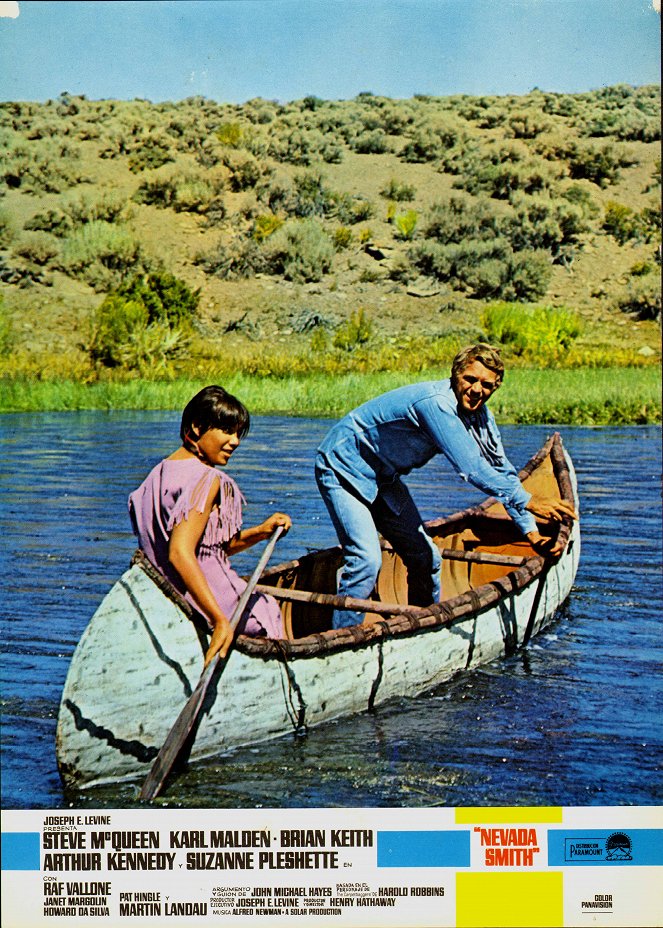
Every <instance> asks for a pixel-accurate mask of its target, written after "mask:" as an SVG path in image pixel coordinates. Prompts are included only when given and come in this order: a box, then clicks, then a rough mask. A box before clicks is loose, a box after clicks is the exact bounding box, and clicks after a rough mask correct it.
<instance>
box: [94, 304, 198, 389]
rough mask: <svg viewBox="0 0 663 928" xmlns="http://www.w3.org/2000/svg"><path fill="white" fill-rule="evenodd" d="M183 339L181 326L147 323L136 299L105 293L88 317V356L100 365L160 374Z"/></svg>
mask: <svg viewBox="0 0 663 928" xmlns="http://www.w3.org/2000/svg"><path fill="white" fill-rule="evenodd" d="M186 344H187V338H186V336H185V335H184V333H183V332H182V330H181V329H178V328H173V327H171V326H169V325H168V324H167V323H164V322H153V323H150V322H149V318H148V313H147V310H146V308H145V307H144V306H143V305H142V304H141V303H140V302H139V301H134V300H127V299H125V298H123V297H121V296H119V295H117V294H109V295H108V296H107V297H106V299H105V300H104V301H103V303H102V304H101V306H99V308H98V309H97V311H96V313H95V315H94V317H93V320H92V331H91V336H90V341H89V344H88V352H89V354H90V357H91V359H92V360H93V361H94V362H95V363H97V364H100V365H102V366H103V367H123V368H126V369H129V370H136V371H138V373H139V374H141V375H145V374H147V373H150V374H152V375H154V374H164V373H165V372H166V371H167V369H168V364H169V361H170V360H171V359H173V358H175V357H177V356H178V355H181V354H182V352H183V350H184V348H185V346H186Z"/></svg>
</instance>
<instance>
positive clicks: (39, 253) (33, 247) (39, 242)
mask: <svg viewBox="0 0 663 928" xmlns="http://www.w3.org/2000/svg"><path fill="white" fill-rule="evenodd" d="M14 252H15V253H16V254H17V255H20V256H21V257H22V258H25V260H26V261H31V262H32V263H33V264H38V265H39V266H40V267H44V266H45V265H47V264H50V263H51V262H52V261H53V259H54V258H56V257H57V256H58V255H59V253H60V243H59V242H58V240H57V238H55V236H53V235H49V233H48V232H26V233H25V234H24V235H23V236H22V238H21V239H20V241H19V242H18V244H17V245H16V246H15V247H14Z"/></svg>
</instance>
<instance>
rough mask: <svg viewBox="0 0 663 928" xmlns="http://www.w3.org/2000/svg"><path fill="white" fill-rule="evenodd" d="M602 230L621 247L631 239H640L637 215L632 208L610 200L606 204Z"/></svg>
mask: <svg viewBox="0 0 663 928" xmlns="http://www.w3.org/2000/svg"><path fill="white" fill-rule="evenodd" d="M602 228H603V229H604V231H605V232H607V233H608V235H612V237H613V238H614V239H616V240H617V241H618V242H619V244H620V245H624V244H625V243H626V242H628V241H629V239H633V238H637V237H638V221H637V214H636V212H635V210H634V209H632V208H631V207H630V206H625V205H624V204H623V203H616V202H615V201H614V200H609V201H608V202H607V203H606V207H605V213H604V216H603V223H602Z"/></svg>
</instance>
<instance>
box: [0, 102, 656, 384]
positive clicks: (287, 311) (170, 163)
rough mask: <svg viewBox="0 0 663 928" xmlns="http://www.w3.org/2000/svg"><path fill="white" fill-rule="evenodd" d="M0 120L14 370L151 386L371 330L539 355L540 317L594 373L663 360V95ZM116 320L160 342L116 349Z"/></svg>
mask: <svg viewBox="0 0 663 928" xmlns="http://www.w3.org/2000/svg"><path fill="white" fill-rule="evenodd" d="M0 127H1V128H0V135H1V140H2V148H3V150H4V151H5V152H6V155H5V157H4V161H3V166H2V170H1V174H0V176H1V177H2V180H3V183H4V188H5V189H4V196H3V198H2V200H0V248H2V252H1V253H0V280H2V288H3V293H4V321H3V325H2V333H1V339H0V342H1V347H2V353H3V354H4V355H5V358H7V357H8V355H9V354H10V353H11V354H17V353H18V354H21V353H22V354H23V355H24V356H30V355H31V356H34V357H41V358H47V359H48V358H50V359H51V360H50V362H49V363H55V364H56V366H58V365H61V366H62V370H64V369H65V367H66V362H65V359H67V358H69V359H71V358H79V359H88V360H89V359H90V357H91V358H92V360H93V361H94V362H95V364H97V365H99V364H102V365H103V364H106V365H108V366H117V367H122V366H124V367H125V368H131V367H139V366H140V363H139V362H141V359H142V367H143V372H144V370H145V368H146V365H147V367H149V363H147V362H148V361H149V359H154V358H157V357H160V358H162V359H165V361H164V363H166V361H167V360H168V359H169V358H170V359H175V360H176V359H178V358H179V359H180V360H179V363H183V362H184V360H185V359H187V358H188V359H189V360H191V359H194V360H195V359H196V358H197V359H199V360H200V359H201V358H205V357H209V356H212V355H213V354H214V353H215V352H224V351H228V350H229V348H230V349H232V350H236V351H238V352H244V351H250V350H252V348H253V349H256V346H257V345H260V346H263V347H265V346H267V347H271V348H272V349H273V348H274V346H275V345H276V346H280V350H282V351H283V352H284V353H287V352H288V351H289V350H290V349H291V347H292V346H293V345H296V346H299V349H300V350H301V346H306V345H308V346H310V347H311V351H312V353H313V354H316V353H317V354H319V353H321V352H323V351H324V350H330V351H332V350H336V351H343V350H348V351H349V350H352V349H353V348H354V347H355V346H356V345H360V344H365V343H367V342H369V341H370V340H372V342H373V343H375V344H377V342H380V344H381V345H382V347H384V345H385V344H389V345H391V346H392V348H393V353H394V358H395V357H396V356H397V355H398V352H399V351H407V348H408V341H407V340H408V339H411V338H413V337H415V336H416V337H418V338H422V337H423V338H425V339H428V340H431V341H434V340H436V339H438V340H439V339H447V340H449V341H450V342H453V343H459V342H462V341H463V340H465V339H468V338H474V337H491V338H493V339H494V340H498V341H501V342H502V343H503V344H505V346H506V347H507V349H508V350H511V351H512V353H514V354H515V355H518V354H520V355H522V356H524V355H525V354H526V350H527V348H528V345H529V347H530V348H531V347H532V344H533V345H534V346H535V347H536V350H537V351H539V350H540V348H541V345H542V344H543V342H542V340H541V338H540V339H539V341H538V342H536V340H535V341H534V342H531V343H529V342H528V341H527V338H526V337H525V336H523V334H522V332H519V326H520V328H521V329H522V327H523V325H525V324H529V322H528V321H527V320H530V321H531V320H532V319H534V316H533V315H532V313H534V312H535V309H534V307H536V308H537V310H536V311H538V312H539V316H540V318H539V323H540V324H541V325H543V324H544V323H545V324H546V325H547V324H548V322H549V319H550V313H551V312H552V311H553V310H555V311H556V312H557V313H558V315H557V316H555V320H556V321H555V326H557V328H556V329H555V332H556V334H555V333H553V335H551V334H550V332H548V334H547V335H546V338H549V339H550V338H552V339H553V340H555V339H557V342H558V344H557V348H560V346H561V348H564V349H568V348H569V346H570V344H571V343H572V342H573V344H574V345H575V348H576V350H577V351H578V352H579V354H578V358H579V359H581V360H583V359H584V363H602V360H604V359H605V360H606V362H607V363H609V362H610V356H609V354H610V352H612V353H613V355H614V356H615V357H616V356H617V355H619V353H620V352H621V357H622V362H621V363H625V362H624V357H625V356H626V355H625V354H624V353H625V352H626V354H627V355H628V357H629V358H632V359H634V363H639V361H638V359H640V360H642V359H645V360H646V359H647V358H650V359H651V361H654V360H655V359H656V357H657V356H658V354H659V338H658V334H657V320H658V318H659V316H660V305H661V297H660V92H659V88H658V87H653V86H650V87H638V88H634V87H630V86H626V85H620V86H616V87H609V88H604V89H603V90H600V91H594V92H591V93H584V94H575V95H570V94H554V93H546V92H543V91H539V90H536V91H533V92H532V93H530V94H528V95H527V96H520V97H471V96H454V97H445V98H437V97H427V96H417V97H415V98H413V99H409V100H393V99H388V98H384V97H379V96H375V95H373V94H370V93H363V94H360V95H359V96H358V97H356V98H355V99H354V100H349V101H325V100H321V99H318V98H316V97H307V98H305V99H303V100H299V101H295V102H292V103H287V104H280V103H277V102H273V101H269V100H263V99H256V100H251V101H249V102H247V103H245V104H243V105H227V104H221V103H216V102H214V101H211V100H207V99H204V98H192V99H188V100H184V101H182V102H180V103H162V104H152V103H150V102H148V101H145V100H134V101H131V102H122V101H116V100H101V101H91V100H87V99H86V98H85V97H83V96H71V95H69V94H66V93H65V94H62V95H61V96H60V97H59V98H58V99H57V100H51V101H48V102H47V103H44V104H39V103H29V102H23V103H20V102H16V103H6V104H3V105H2V107H1V109H0ZM140 281H142V282H143V284H140V283H139V282H140ZM145 281H148V284H149V285H148V284H145ZM149 281H151V282H152V283H151V284H150V283H149ZM151 286H152V288H153V289H154V287H157V288H161V290H164V288H166V289H167V290H168V294H169V295H168V300H170V302H169V303H168V306H166V303H167V302H168V301H167V300H165V298H164V300H162V302H161V303H158V301H157V303H158V305H157V304H154V302H152V303H150V300H151V299H152V297H150V296H149V295H147V296H146V294H148V291H149V290H150V287H151ZM141 287H143V289H141ZM118 293H119V295H118ZM109 294H110V297H109V296H108V295H109ZM162 296H163V294H162ZM180 298H181V300H182V301H183V303H182V305H185V310H186V312H185V310H182V309H177V310H176V311H175V312H174V314H173V311H172V306H173V305H175V303H173V300H175V302H177V301H178V300H180ZM109 299H110V300H111V303H109V302H108V300H109ZM113 301H114V302H113ZM104 303H105V310H104V312H105V314H106V315H105V316H104V318H103V319H102V320H101V322H100V317H99V307H100V305H101V304H104ZM148 304H149V305H148ZM178 305H179V304H178ZM127 306H129V309H127ZM141 306H142V309H141V308H140V307H141ZM146 306H147V309H146V308H145V307H146ZM155 306H156V309H155ZM164 306H166V309H164V308H163V307H164ZM514 306H515V307H518V306H522V307H523V308H527V307H530V308H532V309H531V312H530V315H529V316H528V315H527V314H525V315H522V314H521V316H518V314H517V312H515V310H514ZM137 307H138V308H137ZM150 307H151V308H150ZM168 307H171V308H170V309H169V308H168ZM514 312H515V315H514ZM541 313H543V314H544V316H545V314H546V313H548V315H547V316H545V319H544V317H543V316H541ZM113 314H116V315H117V314H120V316H121V318H120V316H118V318H120V321H119V322H117V320H116V317H115V315H113ZM122 314H124V315H122ZM185 316H187V318H186V319H185V318H184V317H185ZM523 319H524V320H525V322H523ZM560 319H562V322H563V324H561V323H559V320H560ZM109 320H110V322H109ZM505 320H506V321H505ZM509 320H511V321H510V322H509ZM518 320H520V321H518ZM541 320H543V322H542V321H541ZM564 320H566V321H564ZM116 323H117V324H116ZM539 323H537V324H539ZM104 325H105V326H106V329H103V326H104ZM509 325H510V326H511V328H509ZM532 325H534V323H532ZM560 325H561V328H563V329H564V332H565V333H566V334H564V333H562V334H561V335H560V333H559V331H558V329H559V328H560ZM100 326H101V329H103V332H102V334H100V332H101V329H100ZM109 326H110V328H109ZM113 326H115V328H113ZM122 326H124V329H123V331H124V330H126V331H131V332H132V333H133V336H132V337H133V338H134V341H140V339H143V341H142V342H141V345H142V348H140V347H139V348H136V347H135V346H134V348H133V349H132V350H129V349H128V348H126V346H125V348H122V350H121V351H118V352H115V354H113V352H112V351H110V353H109V352H106V355H104V352H103V351H102V350H101V349H99V344H100V339H102V340H103V338H106V339H107V340H108V339H112V338H115V339H120V338H121V333H120V329H122ZM565 326H566V328H564V327H565ZM109 332H110V334H109ZM118 333H119V334H118ZM136 333H138V335H137V334H136ZM102 336H103V338H102ZM139 336H140V338H139ZM95 339H96V341H95ZM169 339H170V341H169ZM543 341H545V339H544V340H543ZM95 345H96V348H95ZM106 347H108V346H106ZM256 350H257V349H256ZM95 351H96V354H95ZM122 352H124V353H122ZM606 353H607V354H606ZM104 358H105V360H104ZM54 359H58V360H57V361H54ZM109 359H110V360H109ZM146 359H147V361H146ZM530 360H532V359H531V358H530ZM81 363H82V361H81ZM578 363H580V361H578ZM643 363H644V361H643Z"/></svg>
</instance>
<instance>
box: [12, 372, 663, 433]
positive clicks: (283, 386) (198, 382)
mask: <svg viewBox="0 0 663 928" xmlns="http://www.w3.org/2000/svg"><path fill="white" fill-rule="evenodd" d="M439 376H440V371H439V368H438V369H435V370H428V371H421V372H419V373H418V374H416V375H415V374H412V373H408V372H403V371H397V372H388V371H381V372H376V373H347V374H335V375H330V374H325V373H321V372H311V373H308V374H298V375H296V376H294V375H291V376H279V377H274V376H265V377H261V376H257V375H255V374H246V373H237V374H232V375H230V376H228V375H227V374H226V375H224V376H223V377H217V376H215V372H214V369H213V366H210V370H209V372H208V376H207V377H206V379H204V380H203V379H195V380H194V379H178V380H170V381H156V380H146V379H132V380H128V381H125V382H120V381H97V382H95V383H90V384H86V383H83V382H80V381H75V380H61V381H51V380H48V381H46V380H44V381H41V380H34V379H29V378H7V379H4V380H3V381H2V382H0V412H2V413H16V412H38V411H55V412H63V411H74V410H91V409H100V410H120V409H152V410H155V409H172V410H175V411H177V412H179V411H180V410H181V409H182V408H183V407H184V405H185V403H186V402H187V401H188V400H189V399H190V398H191V396H192V395H193V394H194V393H195V392H196V391H197V390H198V389H200V388H201V387H203V386H205V385H206V384H208V383H215V382H216V383H221V384H222V385H223V386H224V387H225V388H226V389H228V390H230V392H232V393H234V394H236V395H237V396H239V397H240V399H241V400H242V401H243V402H244V403H245V404H246V405H247V407H248V408H249V409H250V411H251V412H252V413H253V414H255V415H275V414H279V415H288V416H310V417H331V418H334V417H338V416H341V415H343V414H344V413H346V412H347V411H348V410H349V409H352V408H353V407H354V406H356V405H358V404H359V403H362V402H364V401H365V400H367V399H370V398H371V397H373V396H377V395H378V394H379V393H383V392H384V391H386V390H390V389H393V388H395V387H398V386H402V385H403V384H406V383H412V382H414V381H421V380H427V379H436V378H439ZM491 408H492V410H493V412H494V414H495V416H496V418H497V420H498V422H501V423H514V424H515V423H519V424H528V425H529V424H559V425H644V424H655V423H660V422H661V371H660V368H658V367H642V368H628V367H626V368H619V369H615V368H591V369H590V368H586V369H574V370H566V369H564V370H552V369H548V370H530V369H525V368H518V369H514V370H510V371H507V376H506V378H505V381H504V384H503V386H502V387H501V389H500V390H499V392H498V393H497V394H495V396H494V397H493V398H492V400H491Z"/></svg>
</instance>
